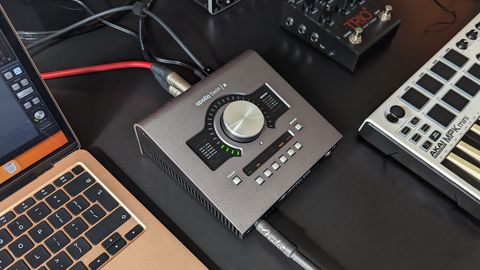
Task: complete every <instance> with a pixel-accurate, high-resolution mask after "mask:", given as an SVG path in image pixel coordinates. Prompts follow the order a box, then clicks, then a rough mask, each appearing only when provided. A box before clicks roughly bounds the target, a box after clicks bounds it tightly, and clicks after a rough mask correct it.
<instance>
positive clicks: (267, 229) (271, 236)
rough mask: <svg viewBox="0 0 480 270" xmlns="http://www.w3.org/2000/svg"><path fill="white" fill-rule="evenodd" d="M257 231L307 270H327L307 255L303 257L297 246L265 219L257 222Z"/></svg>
mask: <svg viewBox="0 0 480 270" xmlns="http://www.w3.org/2000/svg"><path fill="white" fill-rule="evenodd" d="M255 229H256V230H257V231H258V232H259V233H260V234H261V235H262V236H263V237H265V238H266V239H267V240H268V242H270V243H271V244H272V245H274V246H275V247H276V248H277V249H278V250H280V251H281V252H282V253H283V254H284V255H285V256H287V257H288V258H290V259H292V260H293V261H294V262H296V263H297V264H298V265H299V266H300V267H302V268H303V269H305V270H326V269H325V268H321V267H319V266H317V265H315V264H314V263H313V262H312V261H310V260H309V259H308V258H307V257H305V255H303V254H302V253H301V252H300V251H299V250H298V249H297V246H295V244H293V243H292V242H290V241H289V240H288V239H287V238H286V237H285V236H283V235H282V234H281V233H280V232H279V231H278V230H277V229H275V228H274V227H273V226H272V225H270V223H268V222H267V221H265V220H263V219H259V220H258V221H257V222H255Z"/></svg>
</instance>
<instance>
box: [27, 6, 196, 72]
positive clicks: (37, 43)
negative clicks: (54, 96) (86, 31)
mask: <svg viewBox="0 0 480 270" xmlns="http://www.w3.org/2000/svg"><path fill="white" fill-rule="evenodd" d="M72 1H79V2H81V1H80V0H72ZM87 8H88V7H87ZM130 10H133V6H123V7H117V8H113V9H109V10H106V11H103V12H101V13H98V14H94V15H92V16H90V17H87V18H85V19H83V20H81V21H79V22H77V23H74V24H72V25H70V26H68V27H65V28H63V29H61V30H58V31H55V32H53V33H52V34H50V35H48V36H46V37H44V38H42V39H40V40H38V41H35V42H33V43H31V44H29V45H27V49H29V50H30V49H33V48H35V47H38V46H40V45H42V44H44V43H46V42H49V41H52V40H54V39H56V38H57V37H60V36H62V35H64V34H66V33H69V32H70V31H73V30H75V29H77V28H79V27H82V26H83V25H85V24H88V23H89V22H91V21H94V20H98V19H101V18H102V17H105V16H107V15H110V14H114V13H118V12H123V11H130ZM143 12H144V13H145V14H146V15H147V16H149V17H151V18H153V19H154V20H155V21H156V22H157V23H158V24H160V25H161V26H162V27H163V28H164V29H165V30H166V31H167V33H169V34H170V36H171V37H172V38H173V39H174V40H175V41H176V42H177V43H178V44H179V46H180V47H181V48H182V49H183V50H184V51H185V52H186V53H187V54H188V55H189V56H190V57H191V58H192V59H193V60H194V62H195V63H196V64H197V65H198V66H199V67H200V68H201V69H202V71H203V70H205V66H204V65H203V64H202V63H201V62H200V61H199V60H198V59H197V58H196V57H195V56H194V55H193V53H192V52H191V51H190V50H189V49H188V48H187V46H186V45H185V44H184V43H183V42H182V41H181V40H180V38H179V37H178V36H177V35H176V34H175V33H174V32H173V31H172V30H171V29H170V27H168V25H166V24H165V23H164V22H163V21H162V20H161V19H160V18H159V17H158V16H157V15H156V14H154V13H153V12H151V11H149V10H148V9H145V10H143ZM143 20H144V18H140V24H139V26H142V27H141V28H140V29H139V35H137V34H135V33H133V32H132V33H133V34H134V35H135V37H136V38H138V40H139V41H140V44H141V50H142V53H143V54H144V56H146V57H151V58H152V59H153V60H154V61H156V62H158V63H162V64H169V65H178V66H181V67H184V68H188V69H190V70H192V71H193V73H194V74H195V75H197V76H198V77H199V78H200V79H203V78H205V74H203V73H202V71H200V70H198V69H196V68H194V67H192V66H190V65H188V64H186V63H183V62H181V61H177V60H170V59H164V58H160V57H156V56H153V55H151V54H149V53H148V50H147V49H146V47H145V44H144V40H143V23H144V22H143ZM107 23H108V22H107ZM114 29H116V30H119V29H118V28H115V27H114ZM120 31H121V30H120ZM129 31H130V30H129ZM122 32H123V31H122Z"/></svg>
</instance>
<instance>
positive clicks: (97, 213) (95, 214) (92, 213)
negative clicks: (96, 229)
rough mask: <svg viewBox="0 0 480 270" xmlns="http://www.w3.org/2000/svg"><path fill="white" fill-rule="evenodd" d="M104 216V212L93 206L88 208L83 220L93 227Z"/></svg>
mask: <svg viewBox="0 0 480 270" xmlns="http://www.w3.org/2000/svg"><path fill="white" fill-rule="evenodd" d="M105 215H106V213H105V211H103V209H102V208H101V207H100V206H98V205H97V204H95V205H94V206H92V207H90V208H89V209H88V210H87V211H85V213H83V215H82V216H83V218H84V219H85V220H86V221H87V222H88V223H89V224H90V225H93V224H95V223H97V222H98V221H99V220H100V219H102V218H103V217H104V216H105Z"/></svg>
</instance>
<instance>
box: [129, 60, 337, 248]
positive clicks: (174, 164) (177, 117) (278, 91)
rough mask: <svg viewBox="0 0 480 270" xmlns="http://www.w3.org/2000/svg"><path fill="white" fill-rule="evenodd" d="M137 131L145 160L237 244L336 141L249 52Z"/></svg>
mask: <svg viewBox="0 0 480 270" xmlns="http://www.w3.org/2000/svg"><path fill="white" fill-rule="evenodd" d="M135 131H136V134H137V138H138V141H139V144H140V149H141V151H142V153H143V154H144V155H145V156H147V157H149V158H150V159H152V160H153V161H155V162H156V163H157V164H158V165H159V166H160V167H162V168H163V169H164V170H165V171H166V172H167V173H168V174H169V175H170V176H171V177H172V178H173V179H175V180H176V181H177V182H178V183H179V184H181V185H182V186H183V187H184V188H185V189H186V190H187V191H188V192H190V193H191V194H192V195H193V196H194V197H195V198H196V199H197V200H198V201H199V202H200V203H201V204H203V205H204V206H205V207H206V208H207V209H208V210H209V211H210V212H212V213H213V214H214V215H215V216H216V217H217V218H218V219H219V220H220V221H221V222H222V223H223V224H225V225H226V226H227V227H228V228H229V229H230V230H231V231H232V232H234V234H235V235H237V236H238V237H240V238H243V237H244V235H245V234H246V233H247V232H248V231H250V230H251V229H252V227H253V225H254V224H255V222H256V221H257V220H259V219H260V218H262V217H263V216H264V215H265V214H267V213H268V212H269V211H270V210H271V209H272V207H273V206H274V205H275V204H276V203H277V202H279V201H281V200H282V199H283V198H285V197H286V195H288V194H289V193H290V192H291V191H292V190H294V188H295V187H296V186H297V185H298V184H299V183H301V182H302V180H304V179H305V177H306V176H308V175H309V173H310V172H311V169H312V168H313V167H315V166H316V165H317V164H318V162H319V161H320V160H321V159H322V158H323V157H326V156H329V154H330V153H331V151H332V150H333V149H334V147H335V145H336V144H337V142H338V141H339V140H340V138H341V135H340V133H338V131H337V130H335V128H333V127H332V126H331V125H330V124H329V123H328V122H327V121H326V120H325V119H324V118H323V117H322V116H321V115H320V114H319V113H318V112H317V111H316V110H315V109H314V108H313V107H312V106H311V105H310V104H309V103H308V102H307V101H306V100H305V99H303V98H302V97H301V96H300V94H298V93H297V92H296V91H295V90H294V89H293V88H292V87H291V86H290V85H289V84H288V83H287V82H286V81H285V80H283V79H282V78H281V77H280V75H278V73H276V72H275V71H274V70H273V69H272V68H271V67H270V66H269V65H268V64H267V63H266V62H265V61H264V60H263V59H262V58H261V57H260V56H259V55H258V54H256V53H255V52H253V51H248V52H246V53H244V54H242V55H241V56H239V57H237V58H236V59H235V60H233V61H232V62H230V63H229V64H227V65H225V66H224V67H222V68H220V69H219V70H217V71H216V72H214V73H213V74H212V75H210V76H209V77H208V78H207V79H205V80H203V81H201V82H199V83H198V84H196V85H195V86H193V87H192V88H191V89H190V90H189V91H188V92H186V93H184V94H182V95H181V96H179V97H178V98H176V99H174V100H173V101H172V102H169V103H168V104H166V105H165V106H164V107H163V108H161V109H160V110H159V111H158V112H156V113H154V114H153V115H152V116H150V117H149V118H147V119H146V120H144V121H142V122H140V123H138V124H136V125H135Z"/></svg>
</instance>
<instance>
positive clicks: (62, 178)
mask: <svg viewBox="0 0 480 270" xmlns="http://www.w3.org/2000/svg"><path fill="white" fill-rule="evenodd" d="M72 179H73V174H72V173H71V172H67V173H65V174H64V175H62V176H60V177H59V178H57V179H56V180H55V181H53V184H54V185H55V186H57V187H61V186H63V185H65V184H66V183H67V182H68V181H70V180H72Z"/></svg>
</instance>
